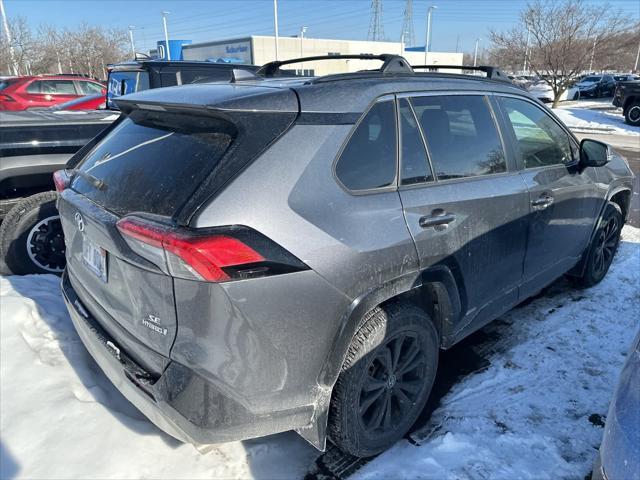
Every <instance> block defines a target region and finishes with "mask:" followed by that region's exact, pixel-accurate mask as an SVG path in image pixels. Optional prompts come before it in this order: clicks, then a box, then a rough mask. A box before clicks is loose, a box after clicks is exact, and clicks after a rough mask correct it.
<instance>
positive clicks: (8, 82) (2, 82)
mask: <svg viewBox="0 0 640 480" xmlns="http://www.w3.org/2000/svg"><path fill="white" fill-rule="evenodd" d="M15 81H16V79H12V78H6V79H4V80H0V90H4V89H5V88H7V87H8V86H9V85H11V84H12V83H14V82H15Z"/></svg>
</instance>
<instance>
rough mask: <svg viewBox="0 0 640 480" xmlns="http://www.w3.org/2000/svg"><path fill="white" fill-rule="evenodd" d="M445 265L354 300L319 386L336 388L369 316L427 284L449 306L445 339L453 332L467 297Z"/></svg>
mask: <svg viewBox="0 0 640 480" xmlns="http://www.w3.org/2000/svg"><path fill="white" fill-rule="evenodd" d="M446 263H447V262H441V263H439V264H436V265H434V266H432V267H429V268H427V269H425V270H422V271H414V272H410V273H407V274H405V275H402V276H400V277H396V278H394V279H392V280H390V281H388V282H385V283H383V284H381V285H379V286H377V287H375V288H373V289H371V290H369V291H367V292H365V293H363V294H362V295H360V296H358V297H357V298H356V299H354V300H353V301H352V302H351V304H350V305H349V307H348V308H347V310H346V312H345V313H344V314H343V316H342V319H341V322H340V325H341V326H340V328H339V330H338V332H337V334H336V338H335V340H334V342H333V349H332V350H331V351H330V352H329V354H328V355H327V357H326V359H325V363H324V365H323V367H322V369H321V371H320V375H319V378H318V383H319V384H320V385H323V386H328V387H333V385H334V384H335V382H336V380H337V379H338V375H339V374H340V370H341V368H342V365H343V363H344V358H345V356H346V354H347V349H348V348H349V345H350V343H351V339H352V338H353V336H354V334H355V332H356V331H357V329H358V328H359V327H360V323H361V320H362V318H363V317H364V315H365V313H367V312H368V311H369V310H371V309H373V308H375V307H376V306H378V305H380V304H382V303H384V302H386V301H388V300H391V299H393V298H395V297H397V296H399V295H402V294H404V293H408V292H411V291H413V290H416V289H419V288H421V287H423V286H425V285H429V284H430V285H437V286H438V287H439V288H438V289H437V294H438V300H439V302H442V301H446V302H447V303H448V311H447V314H446V315H444V316H443V324H442V325H440V326H438V325H437V326H436V327H438V330H439V333H440V335H441V337H442V338H444V337H446V336H447V335H448V334H450V333H452V332H453V330H454V328H455V324H456V322H457V320H459V319H460V318H461V317H462V314H463V312H464V309H465V305H466V295H465V293H464V288H461V287H463V286H462V285H460V281H459V280H456V275H455V274H454V273H453V272H452V269H451V268H450V267H449V266H448V265H447V264H446Z"/></svg>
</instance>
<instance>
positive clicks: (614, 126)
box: [553, 105, 640, 137]
mask: <svg viewBox="0 0 640 480" xmlns="http://www.w3.org/2000/svg"><path fill="white" fill-rule="evenodd" d="M553 113H555V114H556V115H557V116H558V117H559V118H560V120H562V121H563V123H564V124H565V125H566V126H567V127H569V128H570V129H572V130H580V129H584V130H594V129H596V130H601V131H602V132H603V133H612V134H616V135H632V136H637V137H640V128H639V127H633V126H631V125H627V124H626V123H625V122H624V116H623V115H622V111H621V110H619V111H602V110H595V109H589V108H576V107H568V106H562V105H561V106H559V107H558V108H554V109H553Z"/></svg>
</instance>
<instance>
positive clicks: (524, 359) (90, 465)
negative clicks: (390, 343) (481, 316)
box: [0, 226, 640, 479]
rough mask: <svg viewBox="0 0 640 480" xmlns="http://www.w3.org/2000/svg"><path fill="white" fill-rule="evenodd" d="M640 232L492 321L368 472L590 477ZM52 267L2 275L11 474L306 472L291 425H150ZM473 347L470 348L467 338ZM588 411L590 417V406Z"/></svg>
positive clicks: (0, 415) (2, 417) (5, 453)
mask: <svg viewBox="0 0 640 480" xmlns="http://www.w3.org/2000/svg"><path fill="white" fill-rule="evenodd" d="M639 266H640V230H639V229H635V228H633V227H628V226H627V227H625V229H624V231H623V242H622V244H621V246H620V250H619V252H618V255H617V257H616V260H615V264H614V265H613V267H612V270H611V271H610V272H609V274H608V276H607V278H606V279H605V280H604V281H603V282H602V283H601V284H600V285H598V286H597V287H595V288H593V289H590V290H588V291H578V290H574V289H569V288H567V286H566V285H564V284H563V283H562V282H558V283H556V284H555V285H554V286H553V287H552V288H551V289H550V290H549V291H548V292H546V293H545V295H544V296H542V297H540V298H538V299H536V300H534V301H532V302H530V303H528V304H527V305H525V306H522V307H519V308H517V309H516V310H514V311H512V312H510V313H509V314H507V315H505V316H503V317H502V319H501V320H500V321H497V322H494V323H493V324H491V325H490V326H488V327H485V329H483V332H486V333H487V335H488V336H489V337H493V338H498V340H497V341H496V342H495V343H493V344H492V345H491V349H490V350H488V351H486V352H485V354H486V358H487V359H488V360H489V362H490V365H489V366H488V367H487V369H486V370H484V371H483V372H481V373H477V374H475V375H471V376H468V377H467V378H465V379H463V380H462V381H460V382H459V383H458V384H457V385H456V386H454V387H453V389H452V390H451V391H450V392H449V394H448V395H447V396H445V397H444V398H443V400H442V402H441V405H440V407H439V408H438V409H437V410H436V411H435V412H434V414H433V416H432V419H431V420H430V421H429V423H428V424H427V425H426V426H425V427H424V428H423V429H422V430H421V431H420V432H417V433H415V434H414V436H413V437H414V438H415V439H416V440H417V442H418V444H419V446H415V445H413V444H412V443H409V442H408V441H406V440H403V441H401V442H399V443H398V444H397V445H396V446H395V447H394V448H393V449H391V450H390V451H389V452H386V453H385V454H383V455H381V456H379V457H378V458H376V459H375V460H373V461H372V462H371V463H369V464H367V465H366V466H365V467H364V468H363V469H362V470H360V471H359V472H357V473H356V477H358V478H366V479H369V478H400V477H421V478H438V479H440V478H445V477H447V478H523V477H524V478H526V477H535V478H540V477H546V478H562V477H571V478H582V477H584V475H585V474H587V473H588V472H589V471H590V468H591V465H592V462H593V460H594V458H595V454H596V450H595V449H596V448H597V446H598V445H599V442H600V439H601V436H602V428H601V427H599V426H597V425H596V424H597V423H599V422H598V420H599V417H598V415H604V414H606V411H607V406H608V402H609V399H610V396H611V394H612V391H613V387H614V385H615V382H616V379H617V376H618V373H619V371H620V368H621V366H622V363H623V360H624V353H625V352H626V351H627V349H628V347H629V344H630V343H631V341H632V339H633V336H634V332H635V330H637V328H638V318H637V312H638V311H639V310H640V308H639V307H640V298H639V278H640V277H639V276H640V268H639ZM58 285H59V279H58V278H57V277H54V276H50V275H38V276H27V277H4V278H0V317H1V321H0V426H1V431H0V455H1V458H0V464H1V471H0V478H3V479H4V478H16V477H17V478H154V479H155V478H205V477H206V478H248V477H249V478H250V477H256V478H283V477H286V478H302V477H303V476H304V474H305V471H306V470H307V468H308V467H309V466H310V465H311V464H312V463H313V461H314V459H315V458H316V457H317V455H318V454H317V452H316V451H315V450H314V449H313V448H312V447H310V446H309V445H307V444H306V443H305V442H304V441H303V440H302V439H300V438H299V437H298V436H297V435H295V434H294V433H286V434H281V435H274V436H271V437H267V438H262V439H256V440H251V441H246V442H236V443H230V444H225V445H217V446H209V447H206V448H201V449H199V450H198V449H196V448H194V447H193V446H191V445H185V444H181V443H179V442H177V441H175V440H173V439H172V438H170V437H168V436H167V435H165V434H164V433H162V432H160V431H159V430H158V429H157V428H156V427H154V426H153V425H152V424H151V423H149V422H148V421H147V420H146V419H145V418H144V417H143V416H142V415H141V414H140V413H139V412H138V411H137V410H136V409H135V408H134V407H133V406H132V405H131V404H129V403H128V402H127V401H126V400H125V399H124V397H122V395H121V394H120V393H119V392H118V391H117V390H116V389H115V387H113V386H112V385H111V383H110V382H109V381H108V380H107V379H106V377H105V376H104V375H103V374H102V372H101V371H100V370H99V368H98V367H97V366H96V364H95V363H94V362H93V360H92V359H91V357H90V356H89V355H88V354H87V352H86V351H85V349H84V347H83V345H82V344H81V342H80V340H79V339H78V337H77V335H76V333H75V331H74V329H73V326H72V324H71V321H70V319H69V317H68V315H67V312H66V309H65V307H64V304H63V302H62V299H61V297H60V293H59V286H58ZM459 348H462V347H459ZM590 417H591V421H590V420H589V418H590Z"/></svg>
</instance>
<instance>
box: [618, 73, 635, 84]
mask: <svg viewBox="0 0 640 480" xmlns="http://www.w3.org/2000/svg"><path fill="white" fill-rule="evenodd" d="M613 79H614V80H615V81H616V85H618V84H619V83H620V82H632V81H633V80H640V76H638V75H634V74H633V73H623V74H620V75H614V76H613Z"/></svg>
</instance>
